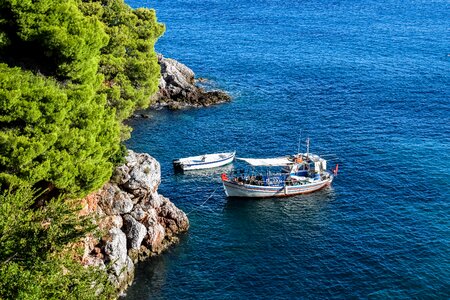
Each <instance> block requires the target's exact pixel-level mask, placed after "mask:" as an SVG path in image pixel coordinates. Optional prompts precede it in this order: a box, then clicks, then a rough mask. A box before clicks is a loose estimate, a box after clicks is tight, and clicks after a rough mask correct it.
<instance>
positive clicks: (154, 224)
mask: <svg viewBox="0 0 450 300" xmlns="http://www.w3.org/2000/svg"><path fill="white" fill-rule="evenodd" d="M158 63H159V64H160V66H161V78H160V81H159V85H158V86H159V91H158V92H157V93H156V94H155V95H154V97H153V98H152V103H153V104H152V105H151V106H150V109H161V108H168V109H172V110H176V109H183V108H191V107H194V108H198V107H207V106H211V105H215V104H220V103H225V102H229V101H231V97H230V96H229V95H228V94H227V93H225V92H223V91H220V90H206V89H205V88H204V87H202V86H201V85H206V86H207V85H208V80H207V79H204V78H198V79H196V78H195V74H194V72H193V71H192V70H191V69H190V68H188V67H187V66H186V65H184V64H182V63H180V62H178V61H176V60H174V59H170V58H165V57H164V56H162V55H161V54H158ZM199 84H200V85H199ZM133 117H135V118H136V117H147V115H146V114H141V113H138V112H137V113H135V114H134V115H133ZM125 159H126V163H125V164H124V165H122V166H119V167H117V168H116V169H115V171H114V174H113V176H112V177H111V180H110V181H109V182H108V183H106V184H105V185H104V186H103V187H102V188H101V189H100V190H99V191H97V192H95V193H92V194H90V195H89V196H87V197H86V198H84V199H83V200H82V205H83V209H82V211H81V215H87V214H90V215H93V216H95V219H96V222H97V226H98V228H99V230H100V231H101V232H102V237H101V238H96V237H95V236H93V235H89V236H87V237H86V238H85V239H84V241H83V247H84V254H83V257H82V259H81V260H82V263H83V264H84V265H86V266H98V267H100V268H102V269H104V270H105V271H106V272H107V273H108V276H109V279H110V281H111V282H112V283H113V285H114V286H115V287H116V289H117V291H118V293H119V295H120V294H121V293H123V292H124V291H125V290H126V289H127V288H128V287H129V286H130V285H131V284H132V282H133V279H134V270H135V264H136V263H137V262H138V261H142V260H145V259H147V258H149V257H152V256H154V255H158V254H160V253H161V252H162V251H164V250H166V249H167V248H168V247H169V246H170V245H172V244H175V243H176V242H178V237H177V236H178V235H179V234H180V233H183V232H185V231H187V230H188V229H189V220H188V218H187V216H186V214H185V213H184V212H183V211H181V210H180V209H178V208H177V207H176V206H175V205H174V204H173V203H172V202H171V201H170V200H169V199H168V198H166V197H164V196H162V195H160V194H158V186H159V184H160V182H161V169H160V164H159V163H158V161H156V160H155V159H154V158H153V157H151V156H150V155H148V154H144V153H135V152H134V151H131V150H128V155H127V156H126V158H125Z"/></svg>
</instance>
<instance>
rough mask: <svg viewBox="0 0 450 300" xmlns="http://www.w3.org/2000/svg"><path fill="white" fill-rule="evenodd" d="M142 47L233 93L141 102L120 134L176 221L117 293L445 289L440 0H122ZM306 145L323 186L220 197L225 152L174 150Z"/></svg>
mask: <svg viewBox="0 0 450 300" xmlns="http://www.w3.org/2000/svg"><path fill="white" fill-rule="evenodd" d="M126 2H127V3H128V4H129V5H131V6H132V7H134V8H137V7H148V8H154V9H155V10H156V12H157V16H158V20H159V21H160V22H162V23H164V24H165V26H166V31H165V34H164V36H163V37H161V38H160V39H159V41H158V42H157V44H156V50H157V51H158V52H161V53H163V55H164V56H166V57H170V58H174V59H177V60H179V61H180V62H182V63H184V64H186V65H187V66H189V67H190V68H192V69H193V70H194V72H195V73H196V76H197V77H202V78H206V79H208V81H209V83H208V88H210V89H222V90H225V91H227V92H228V93H229V94H230V95H231V96H232V97H233V99H232V101H231V102H230V103H227V104H221V105H217V106H212V107H208V108H200V109H183V110H177V111H170V110H165V109H163V110H158V111H146V112H145V113H146V114H148V115H149V118H146V119H144V118H141V119H133V120H131V121H130V125H131V126H132V127H133V132H132V136H131V139H130V140H128V141H127V146H128V147H129V148H130V149H133V150H135V151H138V152H147V153H149V154H150V155H152V156H154V157H155V158H156V159H157V160H158V161H159V162H160V163H161V171H162V180H161V185H160V187H159V192H160V193H161V194H163V195H164V196H166V197H168V198H170V199H171V201H172V202H174V203H175V205H176V206H177V207H179V208H181V209H182V210H183V211H185V212H186V213H188V217H189V220H190V229H189V232H187V233H186V234H183V235H182V236H181V237H180V241H179V243H178V244H177V245H175V246H173V247H171V248H170V249H169V250H168V251H167V252H165V253H164V254H162V255H161V256H158V257H154V258H152V259H150V260H148V261H146V262H143V263H140V264H139V265H138V266H137V271H136V278H135V281H134V283H133V285H132V286H131V287H130V288H129V289H128V290H127V292H126V296H125V297H124V298H125V299H129V300H131V299H450V1H448V0H385V1H375V0H366V1H360V0H297V1H292V0H286V1H280V0H252V1H239V0H220V1H219V0H171V1H143V0H126ZM308 137H309V138H310V141H311V147H310V151H311V152H312V153H316V154H319V155H323V156H324V157H326V158H327V159H328V166H329V167H334V166H335V165H336V164H339V173H338V176H337V177H336V178H335V180H334V182H333V184H332V186H331V187H330V188H327V189H324V190H321V191H318V192H315V193H312V194H308V195H301V196H296V197H290V198H274V199H264V200H255V199H250V200H246V199H227V197H226V196H225V193H224V190H223V187H222V186H221V182H220V174H221V173H222V172H228V171H230V170H231V168H235V169H239V168H240V165H239V163H238V162H236V163H234V164H233V165H231V166H228V167H225V168H222V169H216V170H208V171H202V172H191V173H186V174H177V173H175V172H174V170H173V168H172V160H173V159H176V158H180V157H187V156H192V155H200V154H205V153H215V152H224V151H232V150H236V151H237V156H238V157H250V158H261V157H265V158H267V157H278V156H284V155H289V154H294V153H296V152H297V151H299V150H300V151H301V152H304V151H306V149H305V140H306V138H308Z"/></svg>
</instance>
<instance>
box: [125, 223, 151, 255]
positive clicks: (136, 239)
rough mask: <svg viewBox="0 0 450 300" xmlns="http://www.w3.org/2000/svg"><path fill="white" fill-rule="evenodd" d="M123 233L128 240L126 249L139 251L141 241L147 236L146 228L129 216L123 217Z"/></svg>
mask: <svg viewBox="0 0 450 300" xmlns="http://www.w3.org/2000/svg"><path fill="white" fill-rule="evenodd" d="M123 223H124V224H123V225H124V226H123V227H124V232H125V234H126V236H127V240H128V246H129V247H128V248H131V249H139V248H140V247H141V243H142V240H143V239H144V237H145V235H146V234H147V228H145V226H144V225H143V224H141V223H139V222H138V221H136V220H135V219H134V218H133V217H132V216H131V215H125V216H123Z"/></svg>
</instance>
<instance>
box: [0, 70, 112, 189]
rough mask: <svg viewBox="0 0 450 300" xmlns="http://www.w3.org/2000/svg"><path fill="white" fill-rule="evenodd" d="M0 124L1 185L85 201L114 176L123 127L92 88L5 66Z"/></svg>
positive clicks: (0, 75)
mask: <svg viewBox="0 0 450 300" xmlns="http://www.w3.org/2000/svg"><path fill="white" fill-rule="evenodd" d="M0 124H1V125H2V126H1V131H0V170H2V171H1V172H0V182H1V181H3V183H5V182H6V183H14V182H17V181H19V180H24V181H26V182H29V183H31V184H39V185H40V186H42V187H44V188H50V189H53V188H56V189H58V190H60V191H61V192H64V193H67V194H69V195H72V196H83V195H85V194H86V193H87V192H89V191H91V190H92V189H95V188H98V187H100V186H101V185H102V184H103V183H104V182H105V181H107V180H108V179H109V177H110V176H111V172H112V163H111V162H110V161H109V159H110V158H111V157H113V156H114V155H115V154H116V153H117V152H118V151H119V149H120V145H119V129H118V124H117V122H116V120H115V118H114V115H113V113H112V112H111V111H110V110H109V109H106V108H105V97H104V96H102V95H98V94H96V93H95V89H94V88H93V87H92V86H91V85H88V84H85V85H75V84H67V85H65V86H61V85H60V84H58V83H57V82H55V81H54V80H52V79H48V78H44V77H42V76H39V75H34V74H32V73H31V72H24V71H22V70H20V69H19V68H9V67H7V66H6V65H4V64H0Z"/></svg>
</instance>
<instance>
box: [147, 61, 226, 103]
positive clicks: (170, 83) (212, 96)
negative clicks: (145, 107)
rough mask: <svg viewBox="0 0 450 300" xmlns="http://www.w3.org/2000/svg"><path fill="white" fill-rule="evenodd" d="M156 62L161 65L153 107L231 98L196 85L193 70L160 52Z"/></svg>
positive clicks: (214, 101)
mask: <svg viewBox="0 0 450 300" xmlns="http://www.w3.org/2000/svg"><path fill="white" fill-rule="evenodd" d="M158 63H159V65H160V66H161V78H160V81H159V91H158V93H157V94H156V96H155V99H154V100H155V104H154V105H152V107H153V108H159V107H164V106H166V107H169V108H170V109H180V108H185V107H201V106H209V105H213V104H218V103H223V102H227V101H230V100H231V97H230V96H229V95H228V94H226V93H224V92H222V91H217V90H216V91H205V90H204V89H203V88H202V87H199V86H197V85H196V83H195V74H194V72H193V71H192V70H191V69H190V68H188V67H187V66H186V65H184V64H182V63H180V62H178V61H176V60H174V59H170V58H165V57H164V56H162V55H161V54H158Z"/></svg>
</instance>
